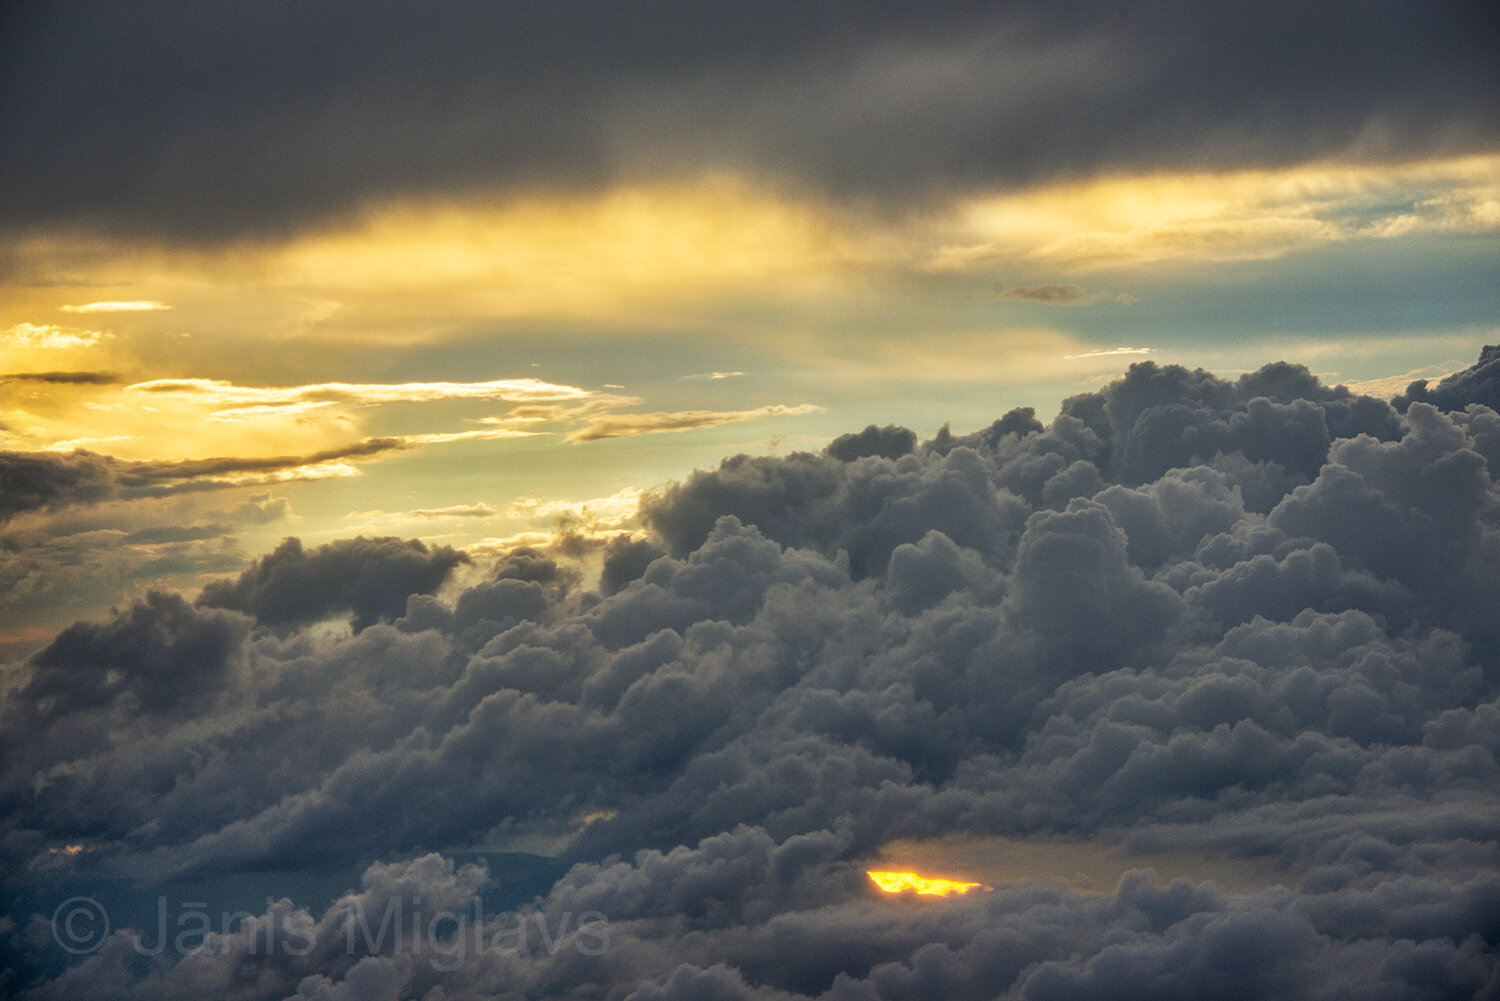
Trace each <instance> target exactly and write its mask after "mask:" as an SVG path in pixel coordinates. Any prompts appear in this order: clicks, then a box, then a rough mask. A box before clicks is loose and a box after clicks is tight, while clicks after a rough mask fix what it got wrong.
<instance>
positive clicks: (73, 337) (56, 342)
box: [0, 323, 114, 348]
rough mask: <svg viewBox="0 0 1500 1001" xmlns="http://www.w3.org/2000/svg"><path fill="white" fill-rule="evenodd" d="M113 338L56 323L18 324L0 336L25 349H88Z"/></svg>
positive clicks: (102, 333) (105, 333)
mask: <svg viewBox="0 0 1500 1001" xmlns="http://www.w3.org/2000/svg"><path fill="white" fill-rule="evenodd" d="M112 336H114V335H113V334H110V333H107V332H106V331H103V330H80V329H78V328H76V327H59V326H57V325H56V324H54V323H18V324H16V325H15V326H13V327H11V328H10V329H9V330H7V331H5V333H4V334H3V335H0V337H3V339H4V340H6V341H9V342H10V343H11V344H12V345H14V346H16V347H23V348H87V347H92V346H93V345H95V344H98V343H99V342H100V341H103V340H108V339H109V338H110V337H112Z"/></svg>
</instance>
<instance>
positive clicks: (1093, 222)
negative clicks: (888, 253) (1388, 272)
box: [929, 156, 1500, 270]
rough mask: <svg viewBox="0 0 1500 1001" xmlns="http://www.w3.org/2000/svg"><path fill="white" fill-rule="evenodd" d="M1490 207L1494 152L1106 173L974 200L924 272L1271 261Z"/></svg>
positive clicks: (1494, 196)
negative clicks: (1001, 263) (1384, 162)
mask: <svg viewBox="0 0 1500 1001" xmlns="http://www.w3.org/2000/svg"><path fill="white" fill-rule="evenodd" d="M1497 206H1500V157H1495V156H1487V157H1469V158H1464V159H1458V160H1446V161H1435V162H1431V163H1416V164H1405V165H1397V166H1364V165H1313V166H1305V167H1293V168H1288V169H1285V170H1272V171H1267V170H1257V171H1238V172H1233V173H1223V174H1206V173H1200V174H1150V175H1144V176H1133V177H1103V178H1095V179H1092V180H1088V181H1084V182H1080V183H1076V184H1060V185H1052V186H1048V187H1045V188H1035V189H1031V190H1027V191H1020V192H1013V193H1007V194H1003V195H996V196H993V197H988V198H978V199H974V200H973V201H971V202H969V203H968V204H967V205H966V206H965V207H963V208H962V209H961V210H960V211H959V213H958V215H957V217H956V219H955V220H954V223H953V225H954V232H953V233H952V234H951V235H950V237H949V239H948V241H946V242H945V244H944V245H943V246H942V247H941V248H939V249H938V251H937V252H936V253H935V255H934V256H933V258H932V259H931V261H930V263H929V267H931V268H933V269H935V270H950V269H951V270H969V269H975V268H983V267H986V266H988V265H989V264H991V263H993V262H994V261H995V260H997V259H1001V260H1003V259H1009V258H1015V257H1022V258H1029V259H1032V260H1045V261H1049V262H1053V263H1056V264H1065V265H1079V266H1096V267H1099V266H1103V267H1108V266H1115V265H1126V264H1144V263H1149V262H1155V261H1173V260H1198V261H1203V260H1219V261H1228V260H1250V259H1256V258H1273V257H1280V256H1282V255H1283V254H1286V253H1289V252H1292V251H1294V250H1299V249H1304V248H1306V247H1307V246H1309V245H1315V244H1327V243H1338V242H1345V241H1350V240H1357V239H1388V238H1392V237H1398V236H1402V235H1405V234H1408V233H1417V232H1450V233H1478V232H1488V231H1493V230H1494V229H1496V228H1497V226H1500V211H1497Z"/></svg>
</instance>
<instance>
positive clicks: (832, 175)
mask: <svg viewBox="0 0 1500 1001" xmlns="http://www.w3.org/2000/svg"><path fill="white" fill-rule="evenodd" d="M0 18H3V20H0V38H3V40H4V41H3V42H0V45H3V52H0V131H3V133H4V134H5V135H6V137H7V142H6V143H5V144H4V148H3V149H0V192H6V194H3V195H0V225H5V226H7V227H16V226H24V225H28V224H38V225H55V224H59V223H66V222H74V221H82V222H85V223H90V224H99V225H104V226H108V227H114V228H119V229H123V230H125V231H152V232H164V233H171V234H178V235H183V236H188V237H192V238H201V239H212V238H218V237H225V236H231V235H235V234H244V233H247V232H256V231H270V230H278V229H283V228H286V227H291V226H295V225H298V224H301V223H303V222H304V221H306V220H308V219H309V218H313V217H319V216H326V215H328V214H330V213H337V212H340V211H343V210H345V209H348V208H350V207H352V206H354V205H356V204H358V203H359V202H361V201H364V200H367V199H371V198H382V197H388V196H395V195H405V194H413V193H415V194H437V195H447V194H454V193H459V192H463V191H465V190H470V189H478V188H494V187H498V188H501V189H507V188H517V187H521V188H526V187H531V188H555V187H557V186H559V185H574V184H599V183H605V182H609V181H612V180H616V179H620V178H640V177H649V176H655V175H660V174H663V173H666V174H676V173H682V172H695V171H700V170H704V169H731V170H738V171H743V172H747V173H751V174H762V175H765V174H768V175H771V176H773V177H781V178H786V179H790V180H792V181H795V182H798V183H803V184H807V185H810V186H812V187H813V188H815V189H822V190H827V191H831V192H835V193H864V194H869V193H878V194H883V195H886V196H894V197H895V198H897V199H900V200H905V199H908V198H912V197H918V198H920V197H923V196H924V195H926V194H928V193H931V192H934V191H946V190H951V189H952V188H954V187H964V186H974V185H992V184H1002V185H1003V184H1010V183H1017V182H1024V181H1028V180H1036V179H1038V178H1042V177H1055V176H1057V175H1058V174H1059V173H1062V174H1072V175H1076V174H1083V173H1090V172H1095V171H1101V170H1120V169H1125V170H1131V169H1142V168H1149V167H1167V168H1170V167H1197V168H1221V167H1237V166H1243V165H1247V164H1251V165H1272V164H1286V163H1291V162H1298V161H1306V160H1308V159H1313V158H1319V157H1326V156H1336V155H1341V154H1351V155H1354V156H1358V157H1365V156H1368V157H1395V158H1420V157H1429V156H1435V155H1445V154H1452V153H1461V152H1472V151H1476V150H1493V148H1494V144H1495V140H1494V136H1495V135H1497V134H1500V98H1497V96H1496V95H1497V94H1500V68H1497V63H1496V60H1495V59H1494V58H1493V53H1494V50H1495V48H1496V45H1497V42H1500V37H1497V15H1496V13H1495V11H1494V8H1493V5H1491V4H1485V3H1452V4H1442V5H1438V6H1432V5H1424V4H1417V3H1410V2H1389V0H1386V2H1379V3H1374V4H1370V3H1353V2H1340V3H1333V4H1317V5H1306V4H1295V3H1275V4H1269V5H1266V4H1258V5H1255V6H1253V7H1230V8H1225V7H1222V6H1212V5H1209V6H1205V5H1202V4H1196V3H1187V2H1172V3H1164V4H1132V5H1110V4H1104V5H1099V4H1077V3H1063V4H1051V3H1049V4H1040V3H1011V4H977V3H963V2H950V3H942V4H922V5H912V4H904V3H882V4H852V3H821V4H803V3H773V4H756V5H753V6H728V7H723V6H717V7H716V6H712V5H704V4H680V3H672V2H669V3H664V4H655V5H652V6H651V7H650V8H649V9H642V8H639V7H634V6H629V5H624V6H622V5H604V6H600V5H597V4H589V3H580V2H575V3H549V4H540V5H531V4H489V3H444V4H423V5H411V4H403V3H373V4H360V5H336V4H324V3H258V4H244V5H234V6H233V7H223V6H217V5H201V4H190V3H151V4H130V5H106V6H100V5H97V4H89V3H71V4H9V5H6V10H5V12H4V13H3V14H0Z"/></svg>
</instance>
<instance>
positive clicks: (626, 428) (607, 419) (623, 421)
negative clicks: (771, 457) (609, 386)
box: [564, 403, 823, 443]
mask: <svg viewBox="0 0 1500 1001" xmlns="http://www.w3.org/2000/svg"><path fill="white" fill-rule="evenodd" d="M822 412H823V408H822V407H819V406H816V405H814V404H811V403H804V404H800V405H798V406H795V407H787V406H781V405H776V406H769V407H757V408H756V409H754V410H677V411H657V412H655V413H649V414H607V415H605V416H603V417H596V418H594V419H593V420H591V421H589V422H588V424H586V425H585V426H584V427H582V428H579V429H578V430H577V431H573V432H571V433H569V434H568V436H567V437H566V438H565V439H564V440H565V441H568V442H574V443H581V442H588V441H599V440H601V439H603V438H630V437H633V436H635V435H642V434H662V433H664V432H669V431H694V430H697V429H699V428H711V427H718V426H719V425H721V424H733V423H736V422H739V421H754V420H760V419H761V418H763V417H800V416H803V415H805V414H817V413H822Z"/></svg>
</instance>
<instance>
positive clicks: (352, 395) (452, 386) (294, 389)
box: [126, 379, 593, 420]
mask: <svg viewBox="0 0 1500 1001" xmlns="http://www.w3.org/2000/svg"><path fill="white" fill-rule="evenodd" d="M126 391H127V392H132V393H146V394H151V395H156V396H173V397H176V398H178V399H183V400H188V401H192V402H198V403H202V404H204V405H206V406H210V407H216V408H218V409H216V410H214V411H213V413H212V416H213V417H215V418H218V419H221V420H223V419H228V420H235V419H244V418H249V417H264V416H286V415H292V414H299V413H304V412H306V411H309V410H314V409H318V408H320V407H326V406H331V405H334V404H343V405H360V404H377V403H423V402H432V401H436V400H463V399H470V400H475V399H480V400H482V399H489V400H510V401H514V402H518V403H524V402H554V401H562V400H582V399H586V398H588V397H589V396H591V395H593V394H591V393H590V392H589V391H588V390H586V389H579V388H578V387H576V386H563V385H557V384H555V383H550V382H543V381H541V380H540V379H493V380H490V381H487V382H403V383H349V382H323V383H314V384H310V385H305V386H282V387H267V386H238V385H235V384H234V383H231V382H228V381H225V380H222V379H153V380H151V381H149V382H138V383H136V384H134V385H132V386H127V387H126Z"/></svg>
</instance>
